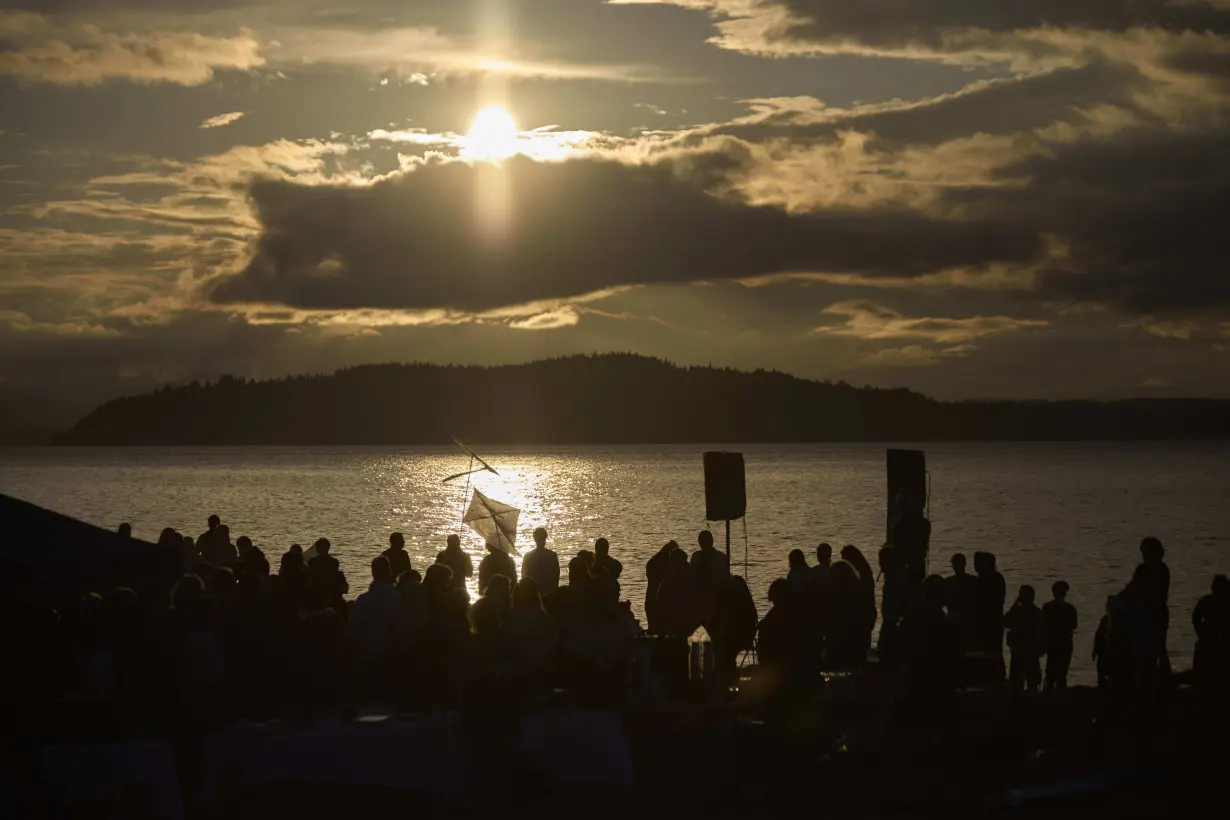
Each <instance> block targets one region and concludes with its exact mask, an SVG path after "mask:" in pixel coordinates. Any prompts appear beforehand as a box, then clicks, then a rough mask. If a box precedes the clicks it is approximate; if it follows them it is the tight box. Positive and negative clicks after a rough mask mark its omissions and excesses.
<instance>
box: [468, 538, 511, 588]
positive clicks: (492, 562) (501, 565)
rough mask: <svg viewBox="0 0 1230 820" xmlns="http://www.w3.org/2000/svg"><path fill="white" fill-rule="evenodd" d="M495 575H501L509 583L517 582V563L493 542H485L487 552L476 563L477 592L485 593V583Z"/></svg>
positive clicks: (489, 581)
mask: <svg viewBox="0 0 1230 820" xmlns="http://www.w3.org/2000/svg"><path fill="white" fill-rule="evenodd" d="M496 575H503V576H504V578H505V579H506V581H507V582H508V583H509V584H515V583H517V564H516V563H515V562H514V561H513V558H512V556H511V555H509V554H508V553H506V552H504V551H503V550H502V549H500V548H499V547H497V546H496V545H495V544H490V543H489V544H487V554H486V555H484V556H483V560H482V561H480V562H479V564H478V594H479V595H486V594H487V585H488V584H489V583H491V579H492V578H494V577H495V576H496Z"/></svg>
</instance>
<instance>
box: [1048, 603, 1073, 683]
mask: <svg viewBox="0 0 1230 820" xmlns="http://www.w3.org/2000/svg"><path fill="white" fill-rule="evenodd" d="M1051 593H1052V594H1053V595H1054V596H1055V598H1054V600H1051V601H1047V602H1046V604H1044V605H1043V607H1042V615H1043V617H1044V618H1045V620H1046V680H1045V683H1044V686H1043V688H1044V689H1045V690H1046V691H1048V692H1050V691H1052V690H1054V689H1067V688H1068V667H1069V666H1071V665H1072V636H1073V635H1074V634H1075V633H1076V607H1074V606H1072V605H1071V604H1070V603H1068V602H1067V600H1066V599H1067V597H1068V582H1067V581H1056V582H1055V583H1054V584H1052V585H1051Z"/></svg>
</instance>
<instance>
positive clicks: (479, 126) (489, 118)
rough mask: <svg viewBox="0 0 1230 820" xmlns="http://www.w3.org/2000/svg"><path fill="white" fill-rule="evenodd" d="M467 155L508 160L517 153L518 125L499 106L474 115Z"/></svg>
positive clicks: (468, 139) (468, 135)
mask: <svg viewBox="0 0 1230 820" xmlns="http://www.w3.org/2000/svg"><path fill="white" fill-rule="evenodd" d="M465 153H466V154H467V155H468V156H471V157H474V158H475V159H486V160H495V159H507V158H508V157H511V156H512V155H513V154H515V153H517V123H516V122H514V121H513V118H512V114H509V113H508V111H507V110H505V109H504V108H502V107H500V106H498V105H489V106H487V107H486V108H484V109H483V110H482V111H479V112H478V113H477V114H475V115H474V122H472V123H470V132H469V133H468V134H467V135H466V146H465Z"/></svg>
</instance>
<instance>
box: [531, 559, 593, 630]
mask: <svg viewBox="0 0 1230 820" xmlns="http://www.w3.org/2000/svg"><path fill="white" fill-rule="evenodd" d="M593 566H594V554H593V553H592V552H590V551H589V550H579V551H578V552H577V554H576V555H574V556H573V557H572V560H570V561H569V562H568V583H567V584H565V585H564V586H561V587H560V588H559V589H558V590H556V591H555V594H554V595H552V596H550V597H549V598H547V599H546V600H545V601H543V605H544V606H545V607H546V609H547V614H548V615H550V616H551V619H552V620H553V621H554V622H555V625H556V627H558V628H559V629H561V630H562V629H563V628H564V627H566V626H567V625H568V623H569V622H571V621H572V620H573V619H574V618H577V617H580V613H581V609H582V607H583V606H584V603H585V599H586V597H587V596H588V595H589V591H590V587H591V586H592V584H593V577H592V575H591V574H590V571H591V570H592V569H593Z"/></svg>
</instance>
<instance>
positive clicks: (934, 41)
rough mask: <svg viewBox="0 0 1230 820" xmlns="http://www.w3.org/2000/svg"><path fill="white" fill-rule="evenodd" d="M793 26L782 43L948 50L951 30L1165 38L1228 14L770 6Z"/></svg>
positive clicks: (944, 4)
mask: <svg viewBox="0 0 1230 820" xmlns="http://www.w3.org/2000/svg"><path fill="white" fill-rule="evenodd" d="M774 4H776V5H779V6H780V7H782V8H784V9H786V10H788V11H789V12H790V14H791V15H792V16H793V17H794V18H795V19H796V20H798V22H797V23H795V24H794V25H791V26H789V27H787V28H786V29H785V31H783V32H782V36H783V37H786V38H793V39H800V40H814V41H821V42H822V41H825V40H830V39H839V38H849V39H855V40H858V41H859V42H863V43H866V44H868V45H872V46H885V47H903V46H922V47H926V48H929V49H934V50H936V51H943V50H945V49H947V48H948V47H949V46H948V43H947V40H946V38H947V37H948V36H949V35H950V34H951V32H952V30H953V29H976V30H980V31H986V32H995V33H999V32H1011V31H1019V30H1025V29H1036V28H1042V27H1053V28H1081V29H1090V30H1097V31H1113V32H1122V31H1126V30H1127V29H1129V28H1133V27H1138V26H1139V27H1156V28H1161V29H1165V30H1169V31H1189V30H1191V31H1206V30H1212V31H1223V32H1224V31H1226V30H1227V27H1228V26H1230V9H1226V8H1217V7H1215V6H1213V5H1210V4H1206V3H1202V2H1199V0H1195V2H1190V3H1184V4H1179V3H1175V2H1173V0H1028V1H1027V2H1026V0H1014V1H1013V2H1000V3H995V2H986V1H985V0H911V2H908V3H902V2H898V0H769V2H768V3H766V4H765V5H774Z"/></svg>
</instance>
